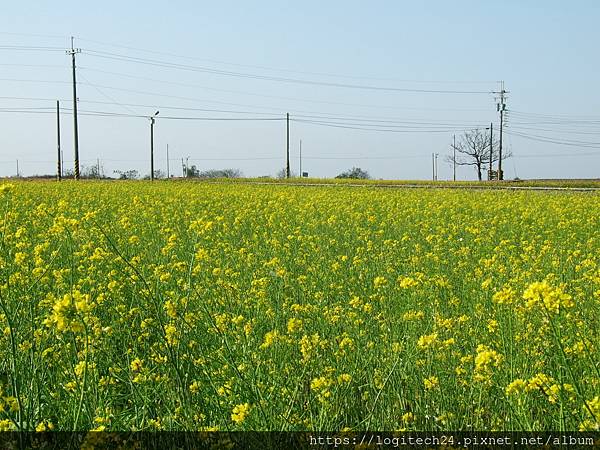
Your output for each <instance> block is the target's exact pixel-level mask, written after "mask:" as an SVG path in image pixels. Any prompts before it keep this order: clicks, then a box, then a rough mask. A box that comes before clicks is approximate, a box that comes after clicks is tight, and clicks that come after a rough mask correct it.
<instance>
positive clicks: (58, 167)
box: [56, 100, 62, 181]
mask: <svg viewBox="0 0 600 450" xmlns="http://www.w3.org/2000/svg"><path fill="white" fill-rule="evenodd" d="M56 147H57V150H58V159H57V161H58V166H57V172H56V179H57V180H58V181H60V180H61V179H62V161H61V159H60V157H61V154H60V102H59V101H58V100H56Z"/></svg>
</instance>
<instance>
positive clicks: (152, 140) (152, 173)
mask: <svg viewBox="0 0 600 450" xmlns="http://www.w3.org/2000/svg"><path fill="white" fill-rule="evenodd" d="M159 112H160V111H156V112H155V113H154V115H153V116H150V181H154V118H155V117H156V116H158V113H159Z"/></svg>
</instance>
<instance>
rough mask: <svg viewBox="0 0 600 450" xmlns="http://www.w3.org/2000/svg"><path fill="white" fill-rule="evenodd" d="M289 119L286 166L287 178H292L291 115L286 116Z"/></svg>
mask: <svg viewBox="0 0 600 450" xmlns="http://www.w3.org/2000/svg"><path fill="white" fill-rule="evenodd" d="M286 117H287V120H286V122H287V146H286V155H287V156H286V164H285V177H286V178H289V177H290V113H287V114H286Z"/></svg>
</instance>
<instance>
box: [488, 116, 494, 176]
mask: <svg viewBox="0 0 600 450" xmlns="http://www.w3.org/2000/svg"><path fill="white" fill-rule="evenodd" d="M493 153H494V122H492V123H490V170H489V175H488V179H489V180H491V179H492V159H493Z"/></svg>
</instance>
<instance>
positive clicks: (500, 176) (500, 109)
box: [494, 81, 508, 180]
mask: <svg viewBox="0 0 600 450" xmlns="http://www.w3.org/2000/svg"><path fill="white" fill-rule="evenodd" d="M507 93H508V91H506V90H504V81H501V82H500V92H494V94H500V97H499V102H498V103H497V104H496V109H497V110H498V112H499V113H500V140H499V146H498V180H503V179H504V175H503V174H502V134H503V129H502V128H503V124H504V111H505V110H506V103H505V100H506V94H507Z"/></svg>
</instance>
